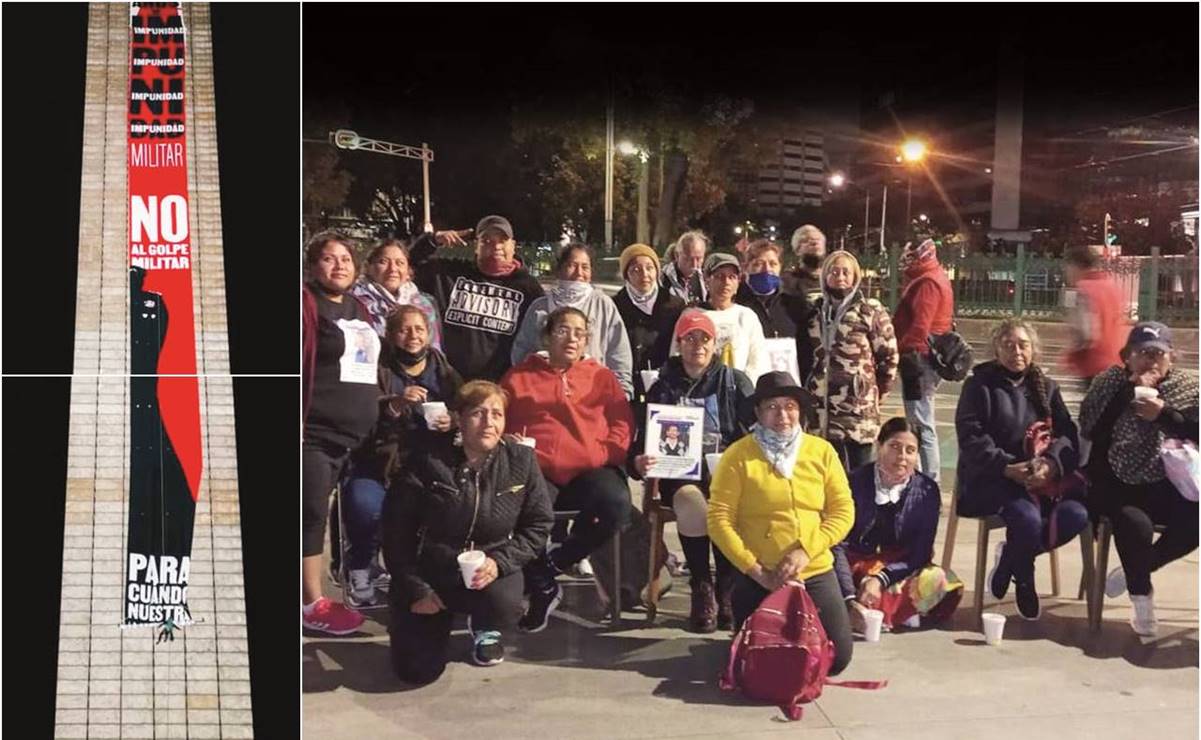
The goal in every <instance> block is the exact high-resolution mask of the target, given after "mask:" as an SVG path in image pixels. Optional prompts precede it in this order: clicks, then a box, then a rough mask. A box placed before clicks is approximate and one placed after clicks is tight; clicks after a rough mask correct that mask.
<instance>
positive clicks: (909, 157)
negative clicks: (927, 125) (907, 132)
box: [901, 139, 926, 229]
mask: <svg viewBox="0 0 1201 740" xmlns="http://www.w3.org/2000/svg"><path fill="white" fill-rule="evenodd" d="M901 157H902V158H903V159H904V160H905V163H906V164H908V165H911V166H910V167H907V168H906V177H905V181H906V185H905V228H906V229H908V228H909V226H910V224H911V223H913V169H912V165H915V164H917V163H918V162H921V161H922V160H923V159H925V157H926V143H925V142H924V141H921V140H920V139H909V140H908V141H906V142H905V143H904V144H902V145H901Z"/></svg>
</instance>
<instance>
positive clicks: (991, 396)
mask: <svg viewBox="0 0 1201 740" xmlns="http://www.w3.org/2000/svg"><path fill="white" fill-rule="evenodd" d="M993 350H994V352H995V353H996V357H997V359H996V360H992V361H989V362H982V363H980V364H979V365H977V366H976V367H975V369H974V370H973V371H972V375H971V377H969V378H968V379H967V382H965V383H964V384H963V391H962V392H961V393H960V395H959V405H958V407H957V408H956V409H955V432H956V434H958V436H959V468H958V471H957V473H956V476H955V477H956V485H957V486H959V506H958V509H959V516H968V517H976V518H978V517H984V516H991V515H993V514H1000V516H1001V518H1002V519H1004V520H1005V541H1004V542H1001V543H999V544H998V545H997V549H996V560H995V561H994V563H993V569H992V572H991V573H990V574H989V577H988V586H987V587H988V589H989V590H990V591H991V592H992V595H993V596H994V597H996V598H998V599H1003V598H1005V594H1006V593H1007V592H1008V591H1009V584H1010V583H1015V584H1017V587H1016V593H1015V599H1016V601H1017V607H1018V613H1019V614H1021V615H1022V617H1023V618H1024V619H1038V617H1039V614H1040V609H1039V603H1038V593H1037V592H1036V591H1035V590H1034V557H1035V556H1036V555H1038V554H1039V553H1043V552H1050V551H1051V550H1054V549H1055V548H1057V547H1059V546H1061V545H1063V544H1065V543H1067V542H1070V541H1071V540H1072V538H1073V537H1075V536H1076V535H1077V534H1078V533H1079V532H1080V530H1082V529H1084V527H1085V525H1086V524H1088V511H1087V510H1086V509H1085V507H1084V504H1083V503H1081V502H1080V501H1078V500H1077V499H1076V496H1075V495H1074V493H1073V492H1071V491H1068V490H1066V488H1067V486H1066V485H1065V481H1068V480H1069V476H1072V474H1073V473H1074V472H1075V471H1076V465H1077V458H1078V454H1077V450H1078V442H1077V438H1076V425H1075V424H1074V423H1072V417H1071V416H1070V415H1069V414H1068V408H1067V406H1066V405H1064V402H1063V396H1062V395H1061V394H1060V392H1059V387H1058V386H1056V385H1055V381H1053V380H1051V379H1050V378H1048V377H1047V376H1046V374H1044V373H1043V371H1042V368H1040V367H1039V366H1038V364H1037V363H1038V334H1036V333H1035V331H1034V328H1033V327H1031V326H1030V325H1029V324H1027V323H1026V322H1025V321H1020V320H1018V319H1006V320H1005V321H1002V322H1001V324H1000V326H998V327H997V329H996V331H995V332H993ZM914 426H915V428H919V429H920V427H917V425H914Z"/></svg>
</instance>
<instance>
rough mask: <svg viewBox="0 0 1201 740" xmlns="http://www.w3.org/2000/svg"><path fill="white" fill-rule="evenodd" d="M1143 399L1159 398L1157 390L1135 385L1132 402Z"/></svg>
mask: <svg viewBox="0 0 1201 740" xmlns="http://www.w3.org/2000/svg"><path fill="white" fill-rule="evenodd" d="M1143 398H1159V389H1157V388H1148V387H1146V386H1142V385H1136V386H1135V387H1134V400H1136V401H1137V400H1140V399H1143Z"/></svg>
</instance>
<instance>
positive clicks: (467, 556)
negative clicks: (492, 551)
mask: <svg viewBox="0 0 1201 740" xmlns="http://www.w3.org/2000/svg"><path fill="white" fill-rule="evenodd" d="M486 557H487V556H486V555H484V553H483V551H482V550H468V551H467V552H461V553H459V571H460V572H462V574H463V584H464V585H466V586H467V588H471V582H472V580H474V579H475V572H476V571H477V570H479V569H480V566H482V565H483V564H484V559H485V558H486Z"/></svg>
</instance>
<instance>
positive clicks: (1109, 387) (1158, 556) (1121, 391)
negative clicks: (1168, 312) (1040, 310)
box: [1080, 321, 1198, 637]
mask: <svg viewBox="0 0 1201 740" xmlns="http://www.w3.org/2000/svg"><path fill="white" fill-rule="evenodd" d="M1174 354H1175V353H1174V352H1173V349H1172V336H1171V330H1170V329H1168V327H1166V326H1164V325H1163V324H1159V323H1156V322H1153V321H1147V322H1143V323H1140V324H1138V325H1136V326H1135V327H1134V329H1133V330H1131V332H1130V337H1129V339H1128V340H1127V341H1126V346H1125V348H1123V349H1122V362H1123V364H1122V365H1115V366H1113V367H1111V368H1109V369H1108V370H1106V371H1105V372H1103V373H1101V374H1100V375H1098V376H1097V377H1096V379H1095V380H1093V384H1092V387H1091V388H1089V391H1088V395H1087V396H1085V398H1084V402H1083V403H1082V404H1081V405H1080V433H1081V434H1082V435H1083V436H1084V437H1085V438H1086V439H1090V440H1092V443H1093V446H1092V450H1091V451H1090V452H1089V458H1088V478H1089V484H1090V489H1089V491H1090V492H1089V508H1090V509H1092V510H1093V512H1094V513H1095V514H1098V515H1102V514H1103V515H1105V516H1107V517H1109V519H1110V521H1112V522H1113V541H1114V545H1115V546H1116V547H1117V550H1118V557H1119V558H1120V559H1121V561H1122V565H1121V567H1118V568H1115V569H1114V570H1113V571H1112V572H1111V573H1110V574H1109V576H1108V578H1106V580H1105V595H1106V596H1109V597H1115V596H1121V595H1122V592H1123V591H1126V590H1129V592H1130V603H1131V604H1132V605H1133V607H1134V619H1133V620H1131V623H1130V624H1131V627H1133V628H1134V631H1135V632H1136V633H1138V634H1140V635H1145V636H1148V637H1149V636H1154V635H1155V632H1156V630H1157V628H1158V626H1159V625H1158V621H1157V620H1156V618H1155V605H1154V603H1153V602H1152V588H1151V573H1152V572H1153V571H1156V570H1158V569H1159V568H1162V567H1163V566H1165V565H1167V564H1168V563H1170V562H1172V561H1173V560H1176V559H1178V558H1182V557H1184V556H1185V555H1187V554H1189V553H1190V552H1192V551H1193V550H1196V549H1197V502H1196V501H1188V500H1186V499H1185V498H1184V497H1183V496H1181V495H1180V492H1179V491H1177V490H1176V488H1175V486H1174V485H1173V484H1172V482H1171V481H1170V480H1169V479H1168V478H1167V472H1166V471H1165V470H1164V467H1163V460H1162V459H1161V458H1160V450H1161V449H1163V444H1164V442H1165V441H1166V440H1168V439H1177V440H1188V441H1191V442H1192V443H1193V444H1196V443H1197V436H1198V434H1197V405H1198V404H1197V396H1198V393H1197V381H1196V380H1195V379H1194V378H1193V377H1192V376H1191V375H1189V374H1188V373H1185V372H1183V371H1181V370H1180V369H1177V368H1174V367H1173V366H1172V365H1173V356H1174ZM1156 524H1161V525H1164V527H1165V528H1164V532H1163V534H1161V535H1160V536H1159V539H1158V540H1156V541H1155V543H1154V544H1152V542H1151V540H1152V538H1154V536H1155V525H1156Z"/></svg>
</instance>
